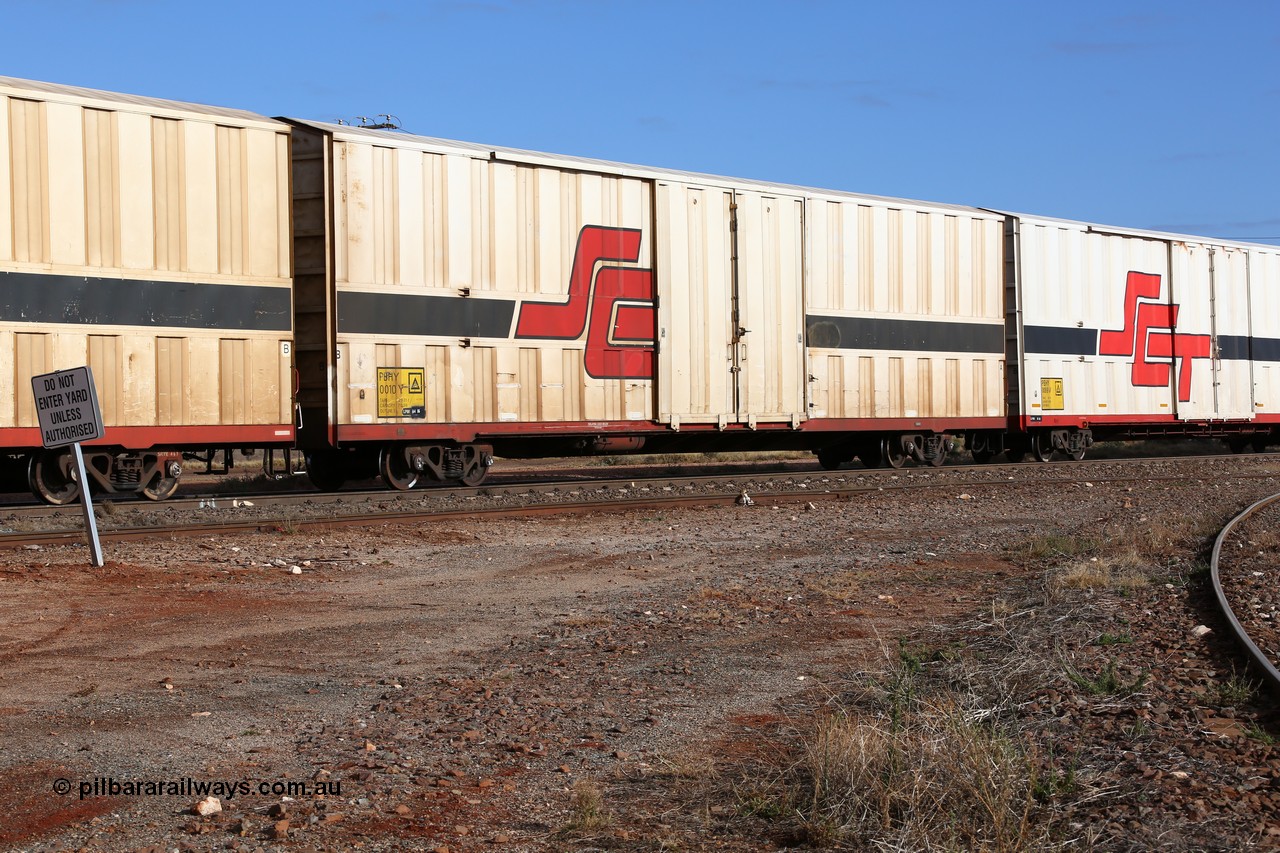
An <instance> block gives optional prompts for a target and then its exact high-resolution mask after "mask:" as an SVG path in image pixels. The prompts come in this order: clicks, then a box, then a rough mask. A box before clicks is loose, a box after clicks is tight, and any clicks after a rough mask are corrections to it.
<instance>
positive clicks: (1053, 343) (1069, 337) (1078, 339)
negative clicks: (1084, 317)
mask: <svg viewBox="0 0 1280 853" xmlns="http://www.w3.org/2000/svg"><path fill="white" fill-rule="evenodd" d="M1022 348H1023V351H1024V352H1035V353H1056V354H1061V355H1097V354H1098V330H1097V329H1080V328H1076V327H1072V326H1068V327H1062V326H1023V327H1022Z"/></svg>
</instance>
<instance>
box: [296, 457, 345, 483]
mask: <svg viewBox="0 0 1280 853" xmlns="http://www.w3.org/2000/svg"><path fill="white" fill-rule="evenodd" d="M306 460H307V479H309V480H311V485H313V486H315V487H316V488H317V489H319V490H320V491H322V492H336V491H338V489H341V488H342V486H343V485H344V484H345V483H346V482H347V475H346V472H345V471H343V468H342V462H341V460H339V459H338V458H337V457H336V456H335V455H334V454H333V453H331V452H324V451H319V452H316V453H308V454H307V456H306Z"/></svg>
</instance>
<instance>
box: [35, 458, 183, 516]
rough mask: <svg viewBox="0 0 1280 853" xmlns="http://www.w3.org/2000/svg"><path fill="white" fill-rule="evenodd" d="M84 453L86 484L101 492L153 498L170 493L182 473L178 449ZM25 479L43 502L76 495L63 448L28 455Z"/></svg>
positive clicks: (77, 488)
mask: <svg viewBox="0 0 1280 853" xmlns="http://www.w3.org/2000/svg"><path fill="white" fill-rule="evenodd" d="M82 452H83V454H84V467H85V473H86V474H87V475H88V477H89V481H90V487H91V488H92V489H93V490H94V491H95V492H102V493H105V494H140V495H142V496H143V497H144V498H147V499H148V500H153V501H162V500H165V499H166V498H169V497H172V496H173V493H174V492H176V491H177V489H178V479H179V478H180V477H181V476H182V454H181V453H180V452H178V451H146V452H131V451H120V450H98V449H90V450H84V451H82ZM27 483H28V485H29V486H30V488H31V493H32V494H34V495H35V496H36V497H37V498H39V499H40V500H42V501H44V502H45V503H48V504H52V505H54V506H63V505H65V504H69V503H71V502H73V501H75V500H76V499H77V498H79V497H80V485H81V484H80V482H79V478H78V476H77V474H76V466H75V457H74V455H73V452H72V451H71V450H69V449H67V448H58V449H53V450H39V451H36V452H34V453H32V454H30V456H29V457H28V461H27Z"/></svg>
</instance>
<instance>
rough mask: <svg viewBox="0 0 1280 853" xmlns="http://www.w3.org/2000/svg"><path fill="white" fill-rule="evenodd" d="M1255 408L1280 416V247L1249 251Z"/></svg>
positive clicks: (1274, 417)
mask: <svg viewBox="0 0 1280 853" xmlns="http://www.w3.org/2000/svg"><path fill="white" fill-rule="evenodd" d="M1249 291H1250V304H1251V306H1252V309H1253V310H1252V317H1253V329H1252V333H1251V334H1252V348H1251V350H1252V357H1253V367H1254V384H1253V387H1254V392H1253V396H1254V411H1255V413H1256V416H1257V417H1258V418H1260V419H1266V420H1269V421H1272V422H1275V421H1276V420H1280V249H1277V250H1270V249H1251V250H1250V251H1249Z"/></svg>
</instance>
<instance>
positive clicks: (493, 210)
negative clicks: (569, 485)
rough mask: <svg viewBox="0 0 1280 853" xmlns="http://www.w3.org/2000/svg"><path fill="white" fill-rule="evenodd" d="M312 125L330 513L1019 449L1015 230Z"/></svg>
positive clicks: (316, 334) (787, 192) (313, 292)
mask: <svg viewBox="0 0 1280 853" xmlns="http://www.w3.org/2000/svg"><path fill="white" fill-rule="evenodd" d="M289 121H290V123H291V124H292V125H293V134H292V152H293V155H292V156H293V193H294V196H293V199H294V201H293V220H294V238H295V311H296V318H295V319H296V322H295V334H296V358H297V364H298V369H299V373H300V386H299V390H298V404H299V410H300V421H299V429H298V440H299V443H300V445H301V446H302V447H303V448H304V449H305V450H306V452H307V456H308V461H307V465H308V471H309V473H310V475H311V477H312V479H313V481H314V482H315V483H316V484H317V485H319V486H321V487H322V488H332V487H335V486H337V485H339V484H341V483H342V482H343V481H344V480H346V479H348V478H354V477H367V476H371V475H373V474H374V473H375V472H376V473H378V474H380V475H381V476H382V477H383V479H384V480H385V481H386V482H387V483H388V484H390V485H391V486H393V487H395V488H399V489H408V488H412V487H413V486H414V485H416V484H417V483H418V482H419V481H420V480H421V479H424V478H433V479H441V480H461V481H462V482H465V483H478V482H480V481H481V480H482V479H483V478H484V476H485V473H486V471H487V469H488V467H489V465H490V464H491V461H492V458H493V455H494V454H495V453H498V454H499V455H509V456H540V455H551V454H564V453H582V452H591V451H610V452H619V451H634V450H639V449H641V448H644V449H645V450H648V451H669V450H699V449H718V450H723V449H734V448H750V449H766V448H804V449H809V450H813V451H816V452H818V453H819V454H820V458H821V459H822V461H823V462H824V464H828V465H838V464H840V463H842V462H844V461H847V460H849V459H852V458H853V457H854V456H855V455H857V456H861V457H862V458H863V459H864V461H868V462H869V463H870V464H878V463H879V461H880V460H882V459H887V460H888V461H889V462H890V463H892V464H901V463H902V461H904V460H905V459H906V458H908V457H910V456H914V457H915V458H917V459H919V460H921V461H925V462H932V463H938V464H940V463H941V461H942V459H943V458H944V456H945V450H946V447H945V439H946V436H947V434H948V433H949V432H954V431H960V430H965V429H969V430H992V431H999V430H1003V429H1004V428H1005V426H1006V424H1007V411H1006V405H1005V399H1004V393H1005V381H1006V380H1005V376H1004V369H1003V361H1004V357H1005V349H1006V343H1005V310H1004V301H1003V293H1004V280H1003V274H1002V267H1003V257H1002V239H1003V236H1002V235H1003V227H1004V226H1003V218H1002V217H1001V216H1000V215H999V214H995V213H991V212H987V211H982V210H978V209H975V208H964V207H957V206H948V205H937V204H926V203H920V202H906V201H900V200H894V199H884V198H876V197H869V196H859V195H854V194H849V193H836V192H828V191H821V190H812V189H805V188H799V187H790V186H779V185H771V184H765V183H759V182H755V181H746V180H738V179H731V178H722V177H713V176H707V175H695V174H689V173H683V172H676V171H669V170H659V169H651V168H647V167H638V166H629V165H623V164H616V163H608V162H603V161H596V160H587V159H581V158H571V157H562V156H554V155H548V154H539V153H534V152H527V151H517V150H510V149H497V148H492V147H487V146H480V145H474V144H469V143H462V142H453V141H447V140H440V139H433V138H428V137H420V136H411V135H408V134H405V133H400V132H396V131H388V130H378V129H369V128H355V127H350V126H341V125H331V124H324V123H316V122H308V121H301V120H293V119H290V120H289Z"/></svg>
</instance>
